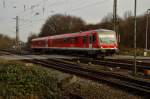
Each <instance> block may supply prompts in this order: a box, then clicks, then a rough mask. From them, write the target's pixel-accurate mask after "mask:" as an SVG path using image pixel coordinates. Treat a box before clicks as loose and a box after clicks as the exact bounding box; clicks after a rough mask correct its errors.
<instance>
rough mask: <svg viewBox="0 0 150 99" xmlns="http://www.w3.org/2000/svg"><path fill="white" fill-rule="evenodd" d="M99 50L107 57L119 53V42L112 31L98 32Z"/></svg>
mask: <svg viewBox="0 0 150 99" xmlns="http://www.w3.org/2000/svg"><path fill="white" fill-rule="evenodd" d="M98 39H99V48H100V51H101V54H104V55H105V56H108V55H113V54H115V53H117V52H118V40H117V36H116V33H115V32H114V31H111V30H102V31H101V30H100V31H98Z"/></svg>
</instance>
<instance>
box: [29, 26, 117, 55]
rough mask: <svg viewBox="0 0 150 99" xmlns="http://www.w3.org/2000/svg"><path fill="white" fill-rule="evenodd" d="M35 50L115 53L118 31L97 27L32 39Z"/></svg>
mask: <svg viewBox="0 0 150 99" xmlns="http://www.w3.org/2000/svg"><path fill="white" fill-rule="evenodd" d="M31 42H32V44H31V48H32V50H34V51H45V52H58V53H62V54H66V53H78V54H84V55H89V56H93V57H97V56H108V55H113V54H115V53H116V52H117V51H118V43H117V42H118V40H117V36H116V33H115V32H114V31H112V30H107V29H97V30H90V31H83V32H77V33H68V34H61V35H54V36H47V37H41V38H35V39H32V41H31Z"/></svg>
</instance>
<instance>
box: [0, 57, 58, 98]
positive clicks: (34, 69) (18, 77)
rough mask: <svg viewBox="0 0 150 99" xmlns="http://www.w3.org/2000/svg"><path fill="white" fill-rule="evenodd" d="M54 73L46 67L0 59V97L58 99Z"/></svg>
mask: <svg viewBox="0 0 150 99" xmlns="http://www.w3.org/2000/svg"><path fill="white" fill-rule="evenodd" d="M58 97H59V89H58V87H57V79H56V77H55V75H54V74H51V72H49V71H47V69H46V68H42V67H40V66H34V65H30V64H24V63H20V62H8V61H2V60H0V99H1V98H2V99H3V98H4V99H8V98H9V99H16V98H17V99H46V98H48V99H58Z"/></svg>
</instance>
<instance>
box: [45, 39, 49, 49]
mask: <svg viewBox="0 0 150 99" xmlns="http://www.w3.org/2000/svg"><path fill="white" fill-rule="evenodd" d="M45 47H46V48H48V38H46V40H45Z"/></svg>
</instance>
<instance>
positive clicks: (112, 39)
mask: <svg viewBox="0 0 150 99" xmlns="http://www.w3.org/2000/svg"><path fill="white" fill-rule="evenodd" d="M99 40H100V42H101V43H105V44H114V43H116V36H115V34H114V33H111V34H101V33H100V34H99Z"/></svg>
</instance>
